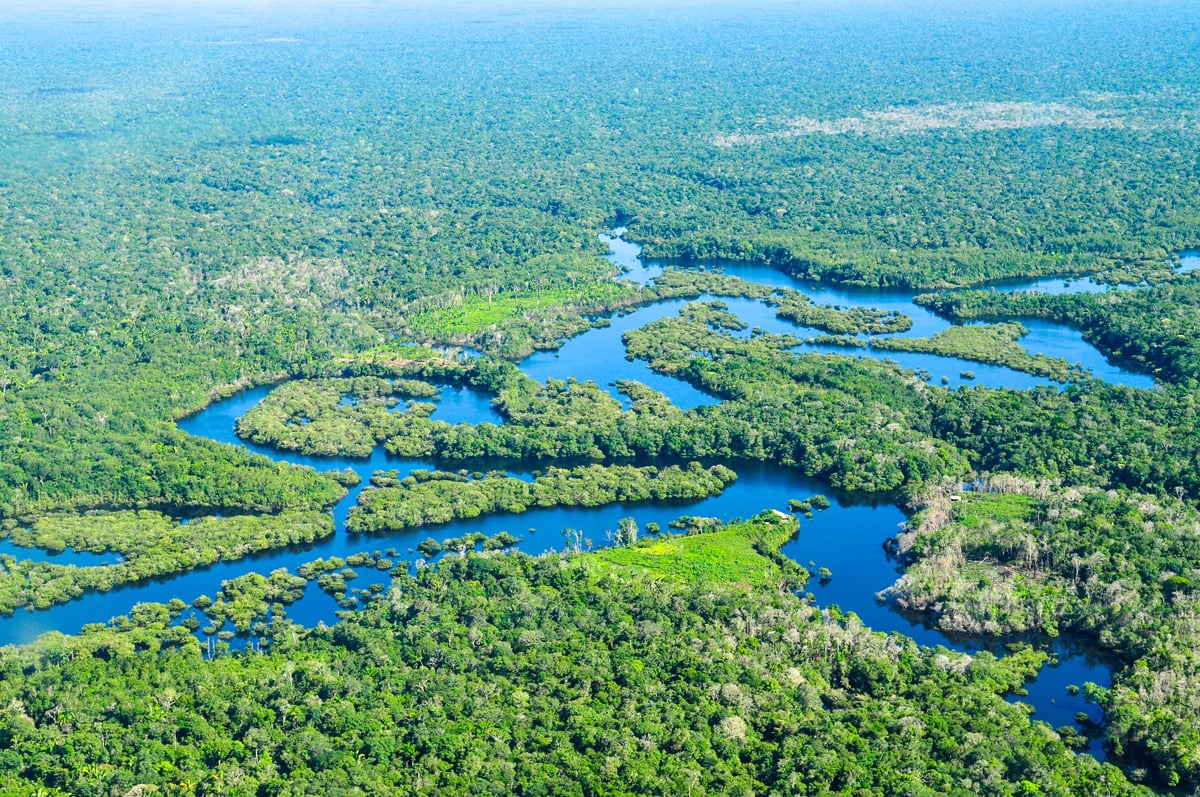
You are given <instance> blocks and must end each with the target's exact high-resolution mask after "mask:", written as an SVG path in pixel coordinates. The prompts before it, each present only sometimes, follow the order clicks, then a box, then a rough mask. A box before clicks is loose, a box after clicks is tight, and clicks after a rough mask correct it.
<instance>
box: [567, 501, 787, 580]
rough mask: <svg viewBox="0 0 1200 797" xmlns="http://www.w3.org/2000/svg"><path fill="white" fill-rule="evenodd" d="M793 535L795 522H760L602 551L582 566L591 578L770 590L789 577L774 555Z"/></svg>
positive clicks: (773, 520)
mask: <svg viewBox="0 0 1200 797" xmlns="http://www.w3.org/2000/svg"><path fill="white" fill-rule="evenodd" d="M795 531H796V521H795V520H791V519H786V520H785V519H783V518H777V519H766V518H763V517H761V516H760V518H757V519H755V520H753V521H750V522H746V523H736V524H732V525H728V526H722V527H720V528H719V529H718V530H716V531H709V532H705V533H701V534H688V535H670V536H665V537H660V538H658V539H652V540H643V541H642V542H639V543H637V544H635V545H630V546H623V547H618V548H607V549H604V550H601V551H596V552H593V553H591V554H589V555H588V556H587V557H586V560H585V561H586V562H587V565H588V569H589V571H590V572H592V573H593V574H594V575H595V576H597V577H599V576H604V575H607V574H609V573H622V574H636V575H644V576H648V577H650V578H655V579H665V580H670V581H675V582H686V583H704V582H713V583H721V584H744V585H746V586H748V587H773V586H775V585H777V584H779V583H780V582H781V581H782V580H784V579H785V578H787V577H788V576H789V575H794V573H790V572H788V571H792V570H793V568H791V567H786V564H790V562H789V560H787V559H786V558H784V557H783V556H782V555H780V554H778V550H779V546H781V545H782V544H783V543H784V542H786V541H787V540H788V539H789V538H790V537H791V536H792V534H794V533H795ZM771 554H775V555H774V556H772V555H771ZM785 568H786V569H785ZM795 569H797V570H798V568H795Z"/></svg>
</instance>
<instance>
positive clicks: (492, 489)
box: [346, 462, 737, 555]
mask: <svg viewBox="0 0 1200 797" xmlns="http://www.w3.org/2000/svg"><path fill="white" fill-rule="evenodd" d="M735 479H737V474H735V473H734V472H733V471H732V470H730V469H729V468H726V467H724V466H722V465H714V466H712V467H710V468H704V467H702V466H701V465H700V463H698V462H692V463H689V464H688V465H687V466H685V467H679V466H676V465H671V466H668V467H665V468H661V469H659V468H655V467H642V468H637V467H633V466H630V465H609V466H604V465H587V466H583V467H578V468H550V469H549V470H548V471H547V472H546V473H545V475H543V476H539V477H538V478H537V479H535V480H534V481H533V482H526V481H522V480H521V479H516V478H511V477H504V476H488V477H485V478H483V479H464V478H462V477H456V476H455V475H453V474H442V473H426V472H417V473H414V474H413V475H412V476H410V477H409V478H407V479H405V480H404V481H403V482H401V484H400V486H397V487H378V488H375V489H372V490H364V491H363V492H362V493H361V494H360V495H359V499H358V505H357V506H355V507H353V508H352V509H351V510H350V517H349V519H348V520H347V521H346V528H347V530H349V531H354V532H367V533H370V532H379V531H390V530H396V529H404V528H415V527H419V526H424V525H428V524H434V523H448V522H449V521H451V520H456V519H459V518H473V517H479V516H480V515H486V514H491V513H494V512H510V513H516V514H519V513H521V512H524V511H526V510H527V509H531V508H533V507H553V506H603V505H605V504H611V503H616V502H621V503H635V502H641V501H662V500H667V499H676V498H705V497H707V496H710V495H719V494H720V493H721V492H722V491H723V490H724V489H725V488H726V487H727V486H729V485H730V484H732V483H733V482H734V480H735ZM423 544H424V543H423ZM442 547H443V548H452V547H454V546H452V545H450V544H448V543H445V542H444V543H442ZM423 553H426V555H431V554H434V553H437V550H435V549H434V548H433V547H432V546H429V551H428V552H424V551H423Z"/></svg>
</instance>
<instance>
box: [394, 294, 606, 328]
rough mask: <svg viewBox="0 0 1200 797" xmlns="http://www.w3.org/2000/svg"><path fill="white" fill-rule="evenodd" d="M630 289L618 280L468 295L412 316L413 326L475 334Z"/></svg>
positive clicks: (600, 300) (592, 302)
mask: <svg viewBox="0 0 1200 797" xmlns="http://www.w3.org/2000/svg"><path fill="white" fill-rule="evenodd" d="M626 292H627V289H626V288H625V287H624V286H622V285H621V284H619V283H617V282H607V283H599V284H592V285H587V286H580V288H579V289H571V288H557V287H556V288H546V289H544V290H541V291H538V292H525V291H522V292H521V293H497V294H495V295H494V296H492V297H491V298H490V299H489V298H488V297H486V296H477V295H473V296H464V297H462V298H461V299H457V298H456V299H454V300H453V303H452V304H449V305H448V306H446V307H439V308H434V309H430V310H426V311H424V312H421V313H417V314H415V315H413V316H412V317H411V318H409V319H408V326H409V328H410V329H412V330H414V331H417V332H421V333H424V334H428V335H432V336H437V337H453V336H456V335H475V334H478V333H480V332H484V331H486V330H487V329H489V328H490V327H492V326H493V325H496V324H501V323H503V322H504V321H507V320H508V319H510V318H517V317H520V316H521V315H522V314H524V313H529V312H533V311H542V310H545V309H547V308H553V307H562V308H566V307H568V306H572V305H581V304H583V305H606V304H608V303H609V302H611V301H613V300H616V299H620V298H622V297H623V296H624V295H625V293H626Z"/></svg>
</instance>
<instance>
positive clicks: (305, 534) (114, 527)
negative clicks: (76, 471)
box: [0, 510, 333, 615]
mask: <svg viewBox="0 0 1200 797" xmlns="http://www.w3.org/2000/svg"><path fill="white" fill-rule="evenodd" d="M331 534H333V518H332V517H331V516H329V515H328V514H326V513H322V512H285V513H282V514H279V515H240V516H237V517H225V518H223V517H203V518H197V519H196V520H193V521H191V522H190V523H187V524H181V523H178V522H177V521H175V520H172V519H171V518H169V517H166V516H164V515H161V514H159V513H157V512H151V511H149V510H141V511H138V512H115V513H91V514H87V515H49V516H45V517H42V518H39V519H38V521H37V522H36V523H34V524H33V526H32V527H31V528H28V529H25V528H16V529H14V530H13V531H12V533H11V537H12V540H13V542H15V543H16V544H18V545H23V546H26V547H38V548H44V549H46V550H49V551H61V550H63V549H64V548H67V547H71V548H74V549H75V550H77V551H90V552H95V553H105V552H111V553H116V554H120V556H114V557H113V559H114V560H115V561H114V562H113V563H112V564H103V565H94V566H87V567H77V566H75V565H61V564H54V563H51V562H39V561H35V560H32V559H14V558H13V557H11V556H7V555H4V556H0V615H8V614H12V613H13V611H15V610H16V609H19V608H21V607H26V606H27V607H30V608H37V609H44V608H46V607H48V606H53V605H55V604H59V603H66V602H68V601H71V600H74V599H76V598H79V597H80V596H82V595H84V594H85V593H88V592H107V591H108V590H110V589H113V588H114V587H118V586H121V585H122V584H129V583H132V582H135V581H141V580H143V579H147V578H152V577H155V576H165V575H171V574H175V573H183V572H186V571H188V570H191V569H192V568H194V567H199V566H202V565H211V564H214V563H216V562H228V561H233V560H235V559H241V558H243V557H245V556H248V555H249V554H252V553H259V552H262V551H269V550H271V549H274V548H286V547H288V546H290V545H298V544H301V543H310V542H314V541H315V540H319V539H321V538H323V537H328V536H329V535H331Z"/></svg>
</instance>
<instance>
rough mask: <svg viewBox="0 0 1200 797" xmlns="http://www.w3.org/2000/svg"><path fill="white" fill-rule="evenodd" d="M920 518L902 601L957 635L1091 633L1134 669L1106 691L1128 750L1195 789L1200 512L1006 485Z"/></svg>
mask: <svg viewBox="0 0 1200 797" xmlns="http://www.w3.org/2000/svg"><path fill="white" fill-rule="evenodd" d="M991 486H992V488H993V489H1000V490H1003V491H1005V492H1000V493H993V492H986V493H965V494H963V495H962V496H961V500H960V501H958V502H957V503H949V502H948V501H947V499H946V498H945V497H941V498H938V499H935V500H934V501H933V502H932V505H931V506H930V507H929V508H927V509H926V510H925V511H924V512H923V513H921V514H918V515H917V516H916V517H914V518H913V520H912V523H911V524H910V529H911V531H909V532H908V533H906V534H904V535H902V536H901V537H900V548H901V550H902V551H903V553H904V556H905V557H906V560H907V561H908V566H907V567H906V570H905V574H904V576H902V577H901V579H900V581H899V582H897V584H896V585H895V586H894V587H892V588H891V590H889V593H890V595H891V598H892V599H893V600H896V601H898V602H899V603H901V604H902V605H904V606H906V607H908V608H911V609H916V610H922V611H929V612H931V613H932V614H933V616H934V618H935V620H936V622H937V623H938V624H939V625H941V626H942V627H944V628H947V629H952V630H955V631H967V632H976V633H977V632H979V631H986V632H989V633H994V634H999V633H1007V634H1011V633H1018V632H1025V631H1038V632H1049V633H1052V634H1057V633H1059V632H1060V631H1063V630H1069V631H1072V632H1075V633H1081V634H1086V635H1087V636H1090V637H1093V638H1095V639H1097V640H1098V641H1099V642H1101V643H1102V644H1103V645H1104V646H1105V647H1106V648H1108V649H1110V650H1111V651H1113V652H1114V653H1115V654H1117V655H1118V656H1119V658H1120V660H1121V661H1122V663H1123V669H1120V670H1119V671H1118V673H1117V676H1116V683H1115V686H1114V688H1113V689H1112V690H1111V691H1109V692H1107V693H1104V694H1102V695H1101V696H1100V702H1101V704H1102V705H1104V706H1105V708H1106V712H1107V714H1106V716H1107V717H1108V719H1109V724H1108V726H1107V728H1106V737H1107V739H1108V740H1109V741H1110V742H1111V743H1112V744H1113V745H1114V747H1115V748H1116V749H1117V750H1120V751H1123V752H1125V753H1128V754H1131V755H1134V756H1136V757H1138V759H1139V760H1143V761H1146V762H1148V763H1149V764H1151V765H1152V766H1153V767H1154V769H1155V771H1156V777H1157V778H1158V779H1160V780H1161V781H1163V782H1168V781H1170V780H1176V781H1181V782H1195V781H1196V780H1197V779H1200V763H1198V762H1197V761H1196V759H1195V757H1194V756H1192V755H1191V754H1190V753H1189V752H1188V751H1189V750H1194V749H1195V747H1196V745H1197V743H1200V736H1198V732H1197V728H1200V702H1198V701H1197V699H1196V696H1195V694H1194V693H1193V692H1192V690H1190V689H1188V688H1187V687H1186V686H1185V684H1188V683H1191V682H1192V681H1193V680H1194V679H1195V678H1197V677H1198V676H1200V672H1198V670H1197V666H1196V663H1195V657H1194V655H1193V652H1194V651H1195V649H1196V647H1197V645H1200V637H1198V636H1197V632H1196V630H1195V629H1196V628H1200V599H1198V596H1197V594H1196V590H1195V585H1196V584H1197V583H1200V567H1198V566H1197V563H1198V562H1200V513H1198V512H1197V511H1196V509H1195V508H1194V507H1192V506H1190V505H1187V504H1183V503H1181V502H1179V501H1177V500H1172V499H1166V498H1162V497H1153V496H1148V495H1143V494H1138V493H1130V492H1120V493H1118V492H1115V491H1114V492H1105V491H1100V490H1096V489H1090V488H1070V489H1063V488H1057V487H1050V486H1048V485H1045V484H1042V485H1036V484H1033V483H1028V482H1021V481H1018V480H1013V479H1008V478H1003V477H1001V478H997V479H996V481H995V483H994V484H993V485H991Z"/></svg>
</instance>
